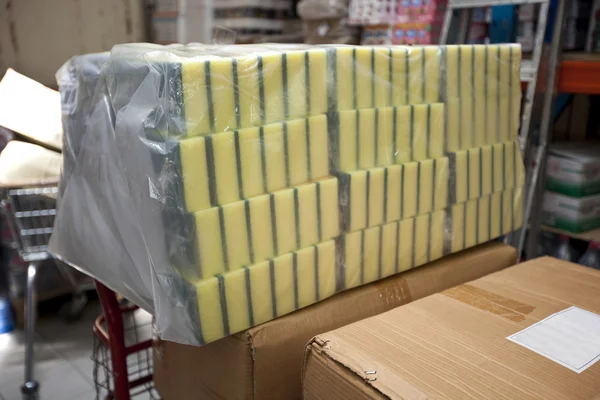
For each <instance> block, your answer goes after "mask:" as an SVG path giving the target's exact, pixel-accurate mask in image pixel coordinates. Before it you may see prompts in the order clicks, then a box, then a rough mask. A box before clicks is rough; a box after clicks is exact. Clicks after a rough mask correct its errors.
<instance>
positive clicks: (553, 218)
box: [542, 191, 600, 233]
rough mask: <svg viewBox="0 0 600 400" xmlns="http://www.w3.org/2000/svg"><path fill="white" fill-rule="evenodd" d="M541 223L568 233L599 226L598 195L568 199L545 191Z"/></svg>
mask: <svg viewBox="0 0 600 400" xmlns="http://www.w3.org/2000/svg"><path fill="white" fill-rule="evenodd" d="M542 223H543V224H544V225H548V226H553V227H555V228H558V229H562V230H564V231H569V232H575V233H579V232H585V231H589V230H590V229H594V228H596V227H598V226H600V194H597V195H593V196H586V197H570V196H565V195H562V194H559V193H554V192H549V191H546V192H545V193H544V202H543V204H542Z"/></svg>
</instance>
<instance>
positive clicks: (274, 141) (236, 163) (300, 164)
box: [178, 115, 329, 212]
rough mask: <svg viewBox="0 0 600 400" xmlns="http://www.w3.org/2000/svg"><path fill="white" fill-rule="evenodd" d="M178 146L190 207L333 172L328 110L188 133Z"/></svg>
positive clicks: (235, 198)
mask: <svg viewBox="0 0 600 400" xmlns="http://www.w3.org/2000/svg"><path fill="white" fill-rule="evenodd" d="M178 146H179V152H180V164H181V166H180V167H181V175H182V180H183V194H184V199H183V200H184V202H185V203H184V204H185V208H186V209H187V210H188V211H190V212H195V211H201V210H204V209H207V208H209V207H211V206H217V205H222V204H228V203H231V202H234V201H238V200H242V199H245V198H249V197H252V196H256V195H259V194H263V193H268V192H273V191H275V190H278V189H282V188H286V187H290V186H294V185H298V184H301V183H304V182H308V181H311V180H315V179H320V178H323V177H325V176H327V175H328V174H329V166H328V162H329V160H328V157H329V155H328V142H327V118H326V117H325V116H324V115H319V116H315V117H310V118H307V119H296V120H291V121H287V122H284V123H276V124H270V125H265V126H263V127H260V128H245V129H240V130H238V131H234V132H223V133H219V134H215V135H208V136H203V137H196V138H191V139H186V140H182V141H180V142H179V143H178Z"/></svg>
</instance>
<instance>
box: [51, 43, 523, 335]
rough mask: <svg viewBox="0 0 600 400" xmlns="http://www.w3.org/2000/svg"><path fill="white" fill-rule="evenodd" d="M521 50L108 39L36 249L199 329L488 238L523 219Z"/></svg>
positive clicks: (179, 327) (246, 321) (168, 330)
mask: <svg viewBox="0 0 600 400" xmlns="http://www.w3.org/2000/svg"><path fill="white" fill-rule="evenodd" d="M520 60H521V52H520V47H519V46H516V45H497V46H492V45H490V46H448V47H433V46H431V47H400V46H397V47H354V46H304V45H262V46H249V45H229V46H208V45H200V44H194V45H188V46H181V45H176V46H169V47H163V46H156V45H149V44H129V45H119V46H116V47H114V48H113V50H112V52H111V54H110V56H109V57H108V60H107V61H106V62H105V63H104V65H103V66H102V68H101V70H100V71H99V75H97V76H96V79H95V80H96V81H97V84H96V86H95V89H94V91H93V96H91V97H86V100H85V104H86V106H84V107H73V108H69V107H66V109H67V110H72V111H71V112H70V113H65V114H66V115H65V124H69V123H71V122H72V121H83V122H84V123H83V124H82V125H81V126H76V125H77V124H72V125H71V126H69V127H68V128H67V129H65V132H66V134H65V141H66V142H71V141H76V142H77V144H76V145H73V144H71V143H67V144H66V145H65V148H66V149H72V151H71V155H72V158H70V159H69V160H67V158H65V164H64V171H63V179H64V181H63V183H62V188H63V189H62V195H61V198H60V203H59V211H58V215H57V218H56V223H55V228H54V233H53V236H52V239H51V243H50V250H51V252H52V253H53V254H55V255H56V256H57V257H59V258H60V259H62V260H64V261H65V262H67V263H69V264H71V265H73V266H75V267H77V268H79V269H81V270H83V271H85V272H87V273H88V274H90V275H92V276H94V277H95V278H96V279H99V280H101V281H102V282H104V283H105V284H106V285H108V286H109V287H111V288H113V289H114V290H116V291H118V292H120V293H122V294H123V295H124V296H126V297H128V298H130V299H131V300H132V301H134V302H136V303H138V304H139V305H140V306H142V307H144V308H146V309H147V310H148V311H150V312H152V313H153V314H154V316H155V318H156V328H157V332H158V334H159V335H160V336H161V337H162V338H163V339H167V340H171V341H176V342H180V343H189V344H196V345H198V344H204V343H209V342H212V341H214V340H217V339H219V338H221V337H224V336H227V335H229V334H233V333H235V332H239V331H242V330H244V329H247V328H249V327H251V326H254V325H257V324H260V323H263V322H265V321H268V320H270V319H273V318H276V317H278V316H281V315H284V314H286V313H289V312H292V311H294V310H296V309H298V308H301V307H305V306H308V305H310V304H313V303H315V302H318V301H320V300H322V299H325V298H327V297H329V296H331V295H333V294H335V293H336V292H338V291H341V290H345V289H350V288H353V287H356V286H359V285H362V284H367V283H369V282H373V281H376V280H378V279H382V278H384V277H386V276H390V275H392V274H395V273H398V272H401V271H404V270H407V269H410V268H414V267H417V266H420V265H423V264H425V263H427V262H430V261H433V260H435V259H438V258H440V257H442V256H444V255H446V254H449V253H454V252H457V251H460V250H462V249H464V248H467V247H472V246H474V245H476V244H478V243H482V242H486V241H488V240H492V239H494V238H497V237H499V236H502V235H503V234H506V233H508V232H511V231H513V230H515V229H518V228H519V227H520V226H521V224H522V202H521V191H522V186H523V164H522V161H521V156H520V151H519V145H518V138H517V130H518V124H519V108H520V96H521V89H520V82H519V66H520ZM72 62H75V61H72ZM70 82H71V83H73V82H77V84H75V89H76V90H75V91H76V92H77V93H79V92H80V91H81V86H82V85H85V83H83V81H82V80H81V79H72V80H71V81H70ZM67 89H68V90H70V91H71V92H72V91H73V89H72V88H67ZM61 91H63V87H62V85H61ZM71 97H72V96H63V101H65V102H66V99H69V98H71ZM71 128H72V129H71Z"/></svg>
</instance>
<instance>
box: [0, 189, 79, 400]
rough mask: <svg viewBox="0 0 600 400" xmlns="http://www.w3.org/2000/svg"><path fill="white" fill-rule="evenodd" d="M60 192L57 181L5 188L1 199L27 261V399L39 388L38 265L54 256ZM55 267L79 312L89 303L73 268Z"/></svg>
mask: <svg viewBox="0 0 600 400" xmlns="http://www.w3.org/2000/svg"><path fill="white" fill-rule="evenodd" d="M57 193H58V188H57V187H56V185H53V186H38V187H27V188H13V189H4V190H3V192H2V200H1V202H0V206H1V207H2V211H3V213H4V215H5V217H6V221H7V222H8V225H9V227H10V230H11V233H12V237H13V240H14V246H15V247H16V249H17V250H18V253H19V256H20V257H21V258H22V260H23V261H24V262H25V263H27V264H28V266H27V288H26V295H25V383H24V384H23V385H22V386H21V392H22V393H23V398H24V399H36V398H37V397H38V392H39V384H38V382H37V381H36V380H35V379H34V374H33V363H34V359H33V342H34V337H35V323H36V304H35V298H36V294H35V278H36V274H37V270H38V267H39V265H40V264H41V263H42V262H43V261H45V260H49V259H51V258H52V256H51V255H50V254H49V253H48V251H47V250H48V241H49V240H50V235H51V234H52V227H53V225H54V218H55V216H56V195H57ZM56 267H57V268H58V270H59V271H60V272H61V274H62V275H63V277H64V278H65V279H66V280H67V282H69V283H70V284H71V285H72V286H73V289H74V290H73V292H74V296H73V299H72V301H71V304H73V306H72V307H71V310H72V311H73V312H75V313H76V314H79V310H82V309H83V308H84V307H85V304H86V303H87V296H86V294H85V291H84V290H83V289H82V288H81V286H79V285H78V284H77V280H76V278H75V275H74V270H72V269H71V268H70V267H68V266H66V265H64V264H62V263H57V264H56Z"/></svg>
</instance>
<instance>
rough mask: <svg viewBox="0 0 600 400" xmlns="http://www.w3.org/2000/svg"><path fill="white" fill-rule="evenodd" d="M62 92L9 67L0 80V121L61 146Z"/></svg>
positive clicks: (51, 145)
mask: <svg viewBox="0 0 600 400" xmlns="http://www.w3.org/2000/svg"><path fill="white" fill-rule="evenodd" d="M61 118H62V114H61V105H60V94H59V93H58V92H57V91H56V90H52V89H50V88H48V87H46V86H44V85H42V84H41V83H39V82H36V81H34V80H33V79H30V78H28V77H26V76H24V75H21V74H19V73H18V72H16V71H15V70H13V69H11V68H9V69H8V70H7V71H6V74H5V75H4V77H3V78H2V80H0V125H2V126H4V127H6V128H8V129H10V130H12V131H15V132H17V133H20V134H21V135H23V136H26V137H27V138H29V139H31V140H33V141H35V142H38V143H41V144H43V145H46V146H49V147H52V148H54V149H57V150H60V149H62V119H61Z"/></svg>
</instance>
